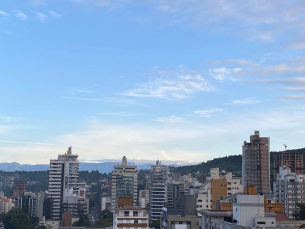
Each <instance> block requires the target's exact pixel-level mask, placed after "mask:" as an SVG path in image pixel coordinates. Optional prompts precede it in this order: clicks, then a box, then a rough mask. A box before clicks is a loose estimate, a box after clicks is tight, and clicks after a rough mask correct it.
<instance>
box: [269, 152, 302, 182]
mask: <svg viewBox="0 0 305 229" xmlns="http://www.w3.org/2000/svg"><path fill="white" fill-rule="evenodd" d="M273 158H274V160H273V161H274V162H273V163H274V166H273V170H274V171H273V175H274V180H276V179H277V174H278V173H279V171H280V170H279V168H280V167H284V166H287V167H289V168H290V170H291V172H292V173H297V174H303V173H304V170H303V169H304V167H303V154H302V153H294V152H289V151H287V150H286V151H282V152H277V153H275V154H274V157H273Z"/></svg>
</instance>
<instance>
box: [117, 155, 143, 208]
mask: <svg viewBox="0 0 305 229" xmlns="http://www.w3.org/2000/svg"><path fill="white" fill-rule="evenodd" d="M113 168H114V170H113V172H112V191H111V210H112V212H114V211H115V209H116V208H117V205H118V198H119V197H126V198H128V197H131V198H132V203H133V205H137V196H138V173H137V171H136V168H137V166H136V165H127V158H126V157H125V156H124V157H123V158H122V164H121V165H114V166H113Z"/></svg>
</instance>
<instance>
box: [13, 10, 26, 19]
mask: <svg viewBox="0 0 305 229" xmlns="http://www.w3.org/2000/svg"><path fill="white" fill-rule="evenodd" d="M15 13H16V14H15V16H16V17H17V18H19V19H20V20H23V21H24V20H25V19H27V18H28V16H26V15H25V14H24V13H22V12H21V11H20V10H15Z"/></svg>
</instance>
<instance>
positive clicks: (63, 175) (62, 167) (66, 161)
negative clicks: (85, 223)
mask: <svg viewBox="0 0 305 229" xmlns="http://www.w3.org/2000/svg"><path fill="white" fill-rule="evenodd" d="M78 174H79V161H78V155H77V154H72V147H69V148H68V151H67V153H65V154H59V155H58V158H57V159H55V160H50V171H49V192H48V194H49V196H50V197H51V198H52V213H51V214H52V219H56V220H58V219H61V216H62V213H64V211H63V205H64V202H66V201H67V198H68V197H69V196H74V197H75V196H77V195H78V194H79V193H80V192H79V190H80V189H81V188H83V187H84V186H85V183H79V181H78V180H79V175H78ZM66 203H67V202H66ZM65 206H66V205H65ZM65 208H66V207H65ZM84 213H86V212H84Z"/></svg>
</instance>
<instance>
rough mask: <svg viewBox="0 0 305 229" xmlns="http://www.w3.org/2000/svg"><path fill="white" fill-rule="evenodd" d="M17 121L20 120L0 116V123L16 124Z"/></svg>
mask: <svg viewBox="0 0 305 229" xmlns="http://www.w3.org/2000/svg"><path fill="white" fill-rule="evenodd" d="M19 120H20V118H16V117H9V116H0V121H3V122H16V121H19Z"/></svg>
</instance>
